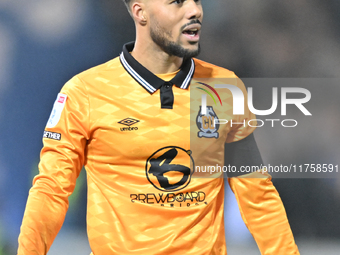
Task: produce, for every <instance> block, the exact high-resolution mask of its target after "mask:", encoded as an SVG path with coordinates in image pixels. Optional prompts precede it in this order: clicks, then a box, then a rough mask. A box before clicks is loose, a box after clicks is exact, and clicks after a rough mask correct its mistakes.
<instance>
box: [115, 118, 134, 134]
mask: <svg viewBox="0 0 340 255" xmlns="http://www.w3.org/2000/svg"><path fill="white" fill-rule="evenodd" d="M138 122H139V120H136V119H133V118H126V119H123V120H121V121H118V123H119V124H122V125H125V126H128V127H122V128H120V131H133V130H138V127H130V126H132V125H134V124H137V123H138Z"/></svg>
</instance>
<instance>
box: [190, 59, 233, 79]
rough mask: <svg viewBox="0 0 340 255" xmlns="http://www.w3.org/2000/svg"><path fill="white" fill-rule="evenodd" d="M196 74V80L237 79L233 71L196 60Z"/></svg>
mask: <svg viewBox="0 0 340 255" xmlns="http://www.w3.org/2000/svg"><path fill="white" fill-rule="evenodd" d="M194 61H195V73H194V78H236V77H237V76H236V75H235V73H234V72H233V71H230V70H228V69H226V68H223V67H220V66H216V65H214V64H211V63H208V62H205V61H203V60H200V59H196V58H195V59H194Z"/></svg>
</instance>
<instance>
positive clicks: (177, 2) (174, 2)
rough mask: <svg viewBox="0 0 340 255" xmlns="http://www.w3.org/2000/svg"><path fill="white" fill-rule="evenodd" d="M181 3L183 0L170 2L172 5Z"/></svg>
mask: <svg viewBox="0 0 340 255" xmlns="http://www.w3.org/2000/svg"><path fill="white" fill-rule="evenodd" d="M183 2H184V0H175V1H172V2H171V3H172V4H181V3H183Z"/></svg>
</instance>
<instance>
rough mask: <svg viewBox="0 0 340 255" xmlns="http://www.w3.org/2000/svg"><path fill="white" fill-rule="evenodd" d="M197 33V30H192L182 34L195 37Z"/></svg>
mask: <svg viewBox="0 0 340 255" xmlns="http://www.w3.org/2000/svg"><path fill="white" fill-rule="evenodd" d="M198 31H199V30H198V29H197V28H192V29H188V30H184V31H183V34H185V35H189V36H191V37H195V36H197V35H198Z"/></svg>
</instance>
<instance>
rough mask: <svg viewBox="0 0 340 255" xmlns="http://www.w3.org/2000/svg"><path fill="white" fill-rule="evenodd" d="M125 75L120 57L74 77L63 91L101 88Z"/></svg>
mask: <svg viewBox="0 0 340 255" xmlns="http://www.w3.org/2000/svg"><path fill="white" fill-rule="evenodd" d="M123 73H125V69H124V68H123V66H122V65H121V63H120V60H119V57H116V58H114V59H111V60H109V61H107V62H105V63H103V64H100V65H97V66H94V67H92V68H89V69H87V70H85V71H83V72H81V73H79V74H77V75H75V76H73V77H72V78H71V79H70V80H69V81H68V82H67V83H66V84H65V85H64V87H63V90H72V89H74V88H76V87H78V88H83V89H85V88H89V87H91V88H92V87H93V86H94V87H96V86H100V85H103V84H107V83H108V82H109V81H114V79H115V78H116V77H120V76H121V75H122V74H123Z"/></svg>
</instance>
